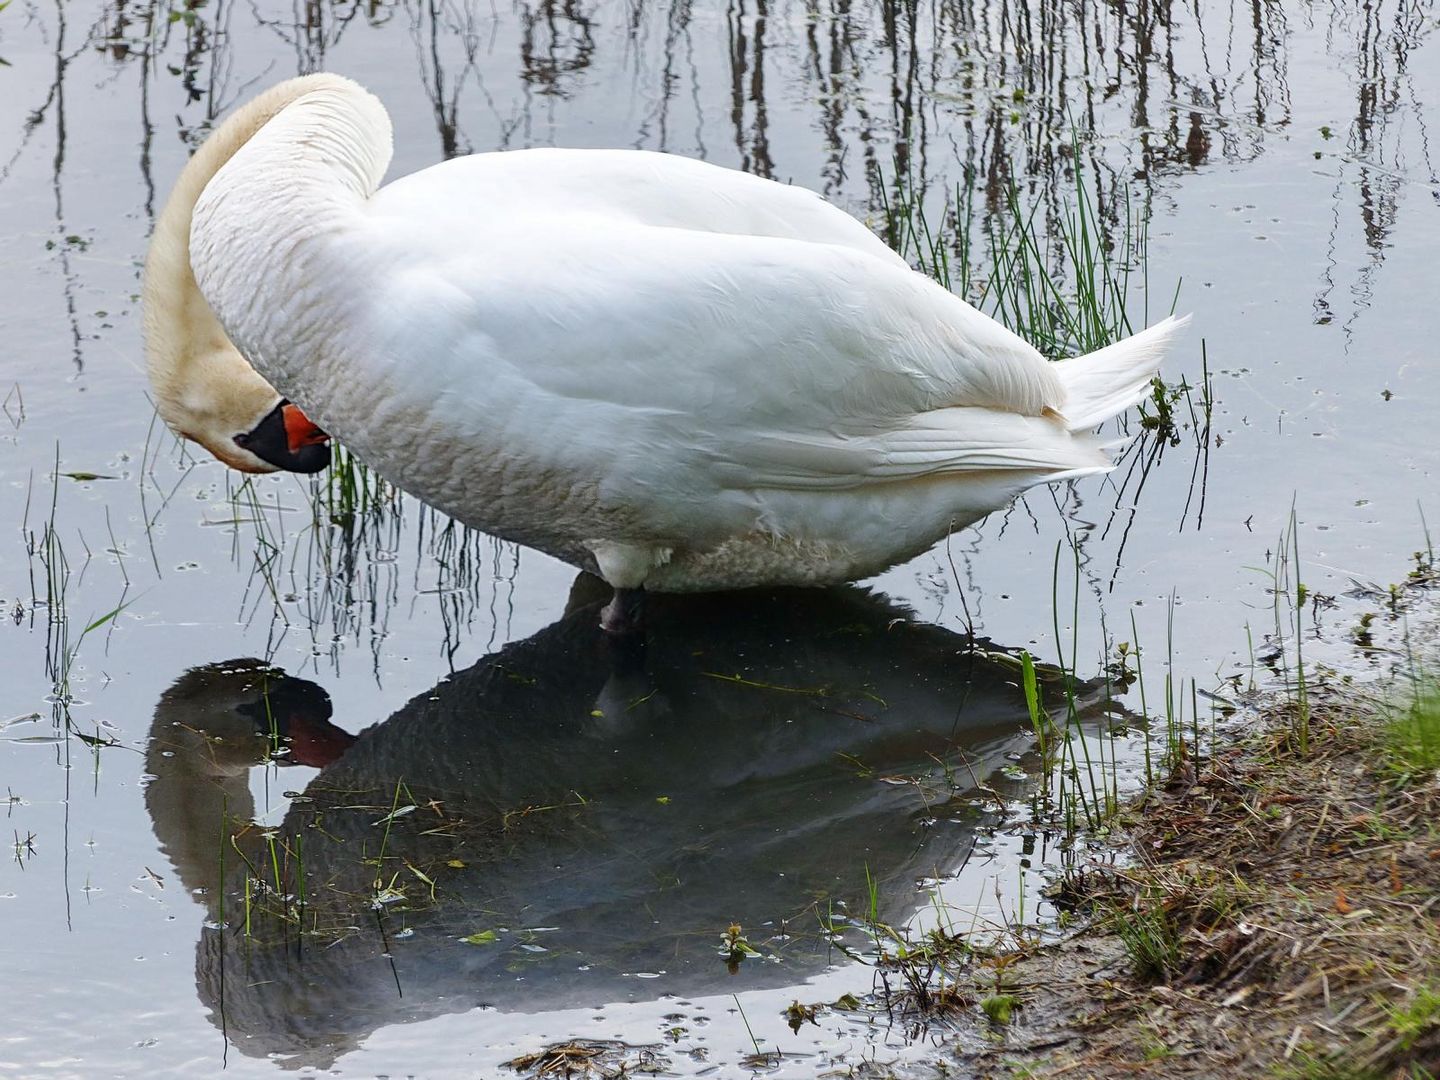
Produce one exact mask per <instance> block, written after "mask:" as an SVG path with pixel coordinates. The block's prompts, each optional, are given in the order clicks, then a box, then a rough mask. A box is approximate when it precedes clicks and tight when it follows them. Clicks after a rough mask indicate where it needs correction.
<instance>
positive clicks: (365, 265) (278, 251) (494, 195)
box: [144, 75, 1183, 619]
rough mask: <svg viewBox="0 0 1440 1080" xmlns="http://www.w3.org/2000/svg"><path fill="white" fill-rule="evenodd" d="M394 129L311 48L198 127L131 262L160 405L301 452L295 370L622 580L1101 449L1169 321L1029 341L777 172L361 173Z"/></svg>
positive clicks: (479, 161)
mask: <svg viewBox="0 0 1440 1080" xmlns="http://www.w3.org/2000/svg"><path fill="white" fill-rule="evenodd" d="M390 152H391V132H390V123H389V118H388V116H387V115H386V112H385V110H384V108H383V106H381V104H380V103H379V101H377V100H376V99H375V98H374V97H372V96H371V95H370V94H369V93H367V92H366V91H365V90H363V89H362V88H361V87H359V86H358V85H356V84H355V83H353V82H351V81H349V80H348V79H344V78H341V77H339V76H335V75H312V76H307V77H304V78H300V79H294V80H291V81H289V82H286V83H282V84H281V85H279V86H276V87H274V88H273V89H271V90H269V91H268V92H266V93H264V94H262V95H261V96H260V97H258V98H256V99H255V100H253V101H251V102H250V103H249V104H248V105H246V106H245V107H243V108H242V109H240V110H239V111H238V112H237V113H236V114H235V115H233V116H232V117H231V118H230V119H229V120H227V121H226V122H225V123H224V124H223V125H221V127H220V128H219V129H218V130H217V131H216V132H215V133H214V134H213V135H212V136H211V137H210V138H209V139H208V140H207V141H206V143H205V144H204V145H203V146H202V147H201V149H200V151H199V152H198V153H197V154H196V155H195V157H194V159H193V160H192V161H191V162H190V164H189V165H188V166H187V167H186V169H185V171H184V172H183V173H182V174H181V177H180V179H179V182H178V183H177V185H176V188H175V191H174V193H173V194H172V195H171V197H170V200H169V202H168V204H167V206H166V208H165V211H164V213H163V215H162V217H161V219H160V221H159V222H158V224H157V227H156V231H155V236H154V239H153V241H152V245H151V250H150V256H149V260H148V262H147V265H146V275H145V293H144V296H145V312H146V320H145V321H146V331H147V352H148V357H149V365H150V373H151V378H152V381H153V383H154V387H155V391H156V399H157V402H158V405H159V409H160V413H161V415H162V416H163V417H164V419H165V420H166V421H167V422H168V423H169V424H170V426H171V427H172V428H174V429H175V430H176V431H177V432H180V433H182V434H184V435H186V436H187V437H190V438H193V439H195V440H197V441H199V442H200V443H202V444H203V445H204V446H205V447H206V448H207V449H209V450H210V451H211V452H212V453H214V454H215V455H216V456H217V457H219V458H220V459H221V460H223V461H225V462H227V463H228V464H231V465H233V466H235V467H237V468H244V469H250V470H252V471H267V470H270V469H272V468H274V467H276V466H279V467H287V468H315V467H323V464H324V462H323V460H321V458H322V457H324V456H325V455H326V453H327V452H326V451H325V450H324V448H323V447H320V446H318V445H311V446H309V447H308V448H307V447H306V445H305V444H306V443H307V442H308V443H311V444H315V443H318V441H319V440H320V439H322V438H323V435H322V434H321V433H320V432H319V430H318V429H316V428H314V427H313V425H310V424H309V422H308V419H307V417H306V416H305V414H304V413H301V412H300V410H299V408H296V407H294V406H289V407H287V404H288V398H293V399H294V401H295V402H297V403H298V404H299V406H300V407H303V409H304V411H305V413H308V414H309V416H313V417H314V419H315V421H317V422H318V423H319V425H320V426H321V427H322V428H323V429H324V431H326V432H330V433H332V434H334V435H335V436H336V437H337V438H339V439H340V440H341V441H343V442H344V443H345V444H346V445H347V446H349V447H350V448H352V449H353V450H354V451H355V452H356V453H357V454H358V455H359V456H360V457H361V459H363V460H364V461H365V462H366V463H367V464H368V465H370V466H371V467H372V468H374V469H375V470H376V471H378V472H379V473H380V474H381V475H383V476H385V477H386V478H388V479H390V480H391V481H393V482H394V483H396V484H398V485H399V486H400V487H402V488H403V489H405V490H407V491H409V492H411V493H412V494H413V495H415V496H416V497H418V498H420V499H422V500H423V501H425V502H427V503H429V504H430V505H432V506H435V507H437V508H439V509H441V510H443V511H445V512H446V513H448V514H451V515H453V516H454V517H456V518H458V519H460V520H461V521H464V522H465V523H467V524H469V525H472V526H475V527H477V528H479V529H482V530H485V531H487V532H490V533H494V534H496V535H498V536H502V537H505V538H507V539H510V540H514V541H517V542H519V543H522V544H526V545H529V546H531V547H535V548H539V549H541V550H543V551H547V552H549V553H550V554H552V555H555V556H557V557H558V558H561V559H563V560H565V561H567V562H570V563H572V564H574V565H577V566H581V567H586V568H589V569H591V570H595V571H598V572H599V574H600V575H601V576H602V577H603V578H605V580H606V581H608V582H609V583H610V584H611V585H612V586H613V587H614V588H616V589H617V590H620V591H627V590H635V589H639V588H640V587H641V586H644V587H646V588H650V589H657V590H664V591H686V590H705V589H725V588H738V587H743V586H750V585H759V584H822V583H828V582H838V581H846V580H852V579H856V578H861V577H866V576H869V575H872V574H875V573H878V572H879V571H881V570H884V569H885V568H887V567H889V566H892V565H895V564H897V563H899V562H901V561H903V560H906V559H909V558H911V557H913V556H915V555H917V554H919V553H920V552H922V551H924V550H925V549H927V548H928V547H929V546H931V545H932V544H934V543H935V542H936V541H937V540H939V539H940V538H942V537H944V536H945V535H946V534H947V533H948V532H949V531H951V530H952V529H957V528H961V527H963V526H965V525H968V524H970V523H971V522H974V521H976V520H978V519H979V518H981V517H983V516H985V515H986V514H988V513H990V512H991V511H992V510H995V509H997V508H999V507H1001V506H1004V505H1006V504H1007V503H1008V502H1010V500H1011V499H1013V498H1014V497H1015V496H1016V495H1017V494H1018V493H1019V492H1021V491H1023V490H1024V489H1025V488H1027V487H1030V486H1031V485H1033V484H1038V483H1043V482H1047V481H1054V480H1059V479H1063V478H1067V477H1073V476H1081V475H1084V474H1087V473H1095V472H1101V471H1104V470H1105V469H1107V468H1109V467H1110V466H1111V462H1110V460H1109V457H1108V455H1107V454H1106V452H1105V450H1104V448H1103V446H1102V444H1101V443H1100V441H1099V440H1098V439H1097V438H1096V437H1095V436H1094V435H1093V434H1092V432H1093V429H1094V428H1095V427H1096V426H1097V425H1098V424H1099V423H1100V422H1102V421H1104V420H1106V419H1108V418H1109V417H1111V416H1114V415H1116V414H1117V413H1119V412H1121V411H1123V410H1124V409H1126V408H1128V407H1130V406H1131V405H1133V404H1134V403H1135V402H1136V401H1138V400H1139V399H1140V398H1141V397H1143V396H1144V394H1145V393H1146V391H1147V389H1148V387H1149V384H1150V380H1151V378H1152V376H1153V375H1154V374H1155V371H1156V369H1157V367H1158V365H1159V361H1160V357H1161V354H1162V353H1163V351H1164V349H1165V347H1166V345H1167V344H1168V343H1169V341H1170V339H1171V337H1172V336H1173V334H1174V333H1175V331H1176V330H1177V329H1178V328H1179V327H1180V326H1181V325H1182V324H1183V320H1176V319H1167V320H1166V321H1165V322H1163V323H1160V324H1158V325H1156V326H1154V327H1152V328H1150V329H1149V330H1147V331H1145V332H1143V333H1141V334H1137V335H1135V336H1134V337H1132V338H1130V339H1128V340H1126V341H1123V342H1121V343H1119V344H1117V345H1113V346H1111V347H1109V348H1107V349H1102V350H1100V351H1099V352H1096V353H1092V354H1090V355H1088V356H1084V357H1079V358H1076V359H1071V360H1066V361H1062V362H1060V363H1047V362H1046V361H1045V360H1044V359H1043V358H1042V357H1041V356H1040V354H1039V353H1038V352H1036V351H1035V349H1033V348H1032V347H1031V346H1030V345H1028V344H1027V343H1026V342H1024V341H1023V340H1021V339H1020V338H1019V337H1017V336H1016V335H1014V334H1012V333H1011V332H1009V331H1008V330H1006V329H1005V328H1004V327H1002V326H1000V325H999V324H998V323H996V322H995V321H993V320H992V319H989V318H987V317H986V316H984V315H982V314H981V313H980V312H978V311H976V310H975V309H974V308H972V307H970V306H969V305H968V304H966V303H965V302H964V301H962V300H960V299H959V298H958V297H956V296H954V295H953V294H951V293H950V292H948V291H946V290H945V289H943V288H941V287H940V286H939V285H937V284H935V283H934V282H933V281H931V280H929V279H928V278H926V277H925V276H923V275H921V274H918V273H916V272H914V271H912V270H911V269H909V267H908V266H906V264H905V263H904V261H903V260H902V259H900V258H899V257H898V256H896V255H895V254H894V253H893V252H892V251H890V250H889V249H888V248H887V247H886V246H885V245H884V244H883V243H882V242H881V241H880V240H879V239H877V238H876V237H875V236H873V235H872V234H871V233H870V232H869V230H867V229H866V228H865V227H864V226H863V225H861V224H860V223H859V222H857V221H856V220H855V219H853V218H851V217H850V216H848V215H847V214H845V213H844V212H842V211H841V210H839V209H837V208H835V207H833V206H831V205H829V204H828V203H826V202H824V201H823V200H822V199H821V198H820V197H819V196H817V195H815V194H814V193H812V192H809V191H806V190H804V189H801V188H796V187H788V186H785V185H782V184H778V183H774V182H771V181H768V180H762V179H758V178H756V177H753V176H749V175H746V174H744V173H739V172H734V171H731V170H728V169H723V168H718V167H716V166H712V165H707V164H704V163H702V162H698V161H691V160H687V159H684V158H678V157H672V156H669V155H665V154H657V153H649V152H642V151H622V150H548V149H539V150H524V151H515V152H510V153H495V154H477V155H474V156H472V157H466V158H459V159H456V160H453V161H448V162H445V163H444V164H440V165H436V166H434V167H432V168H428V169H425V170H423V171H422V172H419V173H415V174H413V175H411V176H407V177H404V178H402V179H400V180H397V181H395V182H393V183H391V184H389V185H387V186H386V187H384V188H380V187H379V184H380V179H381V176H382V174H383V173H384V172H385V169H386V166H387V165H388V163H389V160H390ZM232 342H233V345H232ZM272 387H277V388H279V390H278V391H277V390H276V389H273V388H272ZM280 391H283V393H284V394H285V395H286V398H282V397H281V394H280ZM287 436H288V438H287ZM306 454H308V455H309V457H308V458H306V457H305V455H306ZM317 462H318V463H319V464H318V466H317ZM620 595H625V593H623V592H622V593H621V594H620ZM617 613H621V614H623V607H622V606H621V605H612V609H611V612H610V617H611V618H612V619H613V618H614V617H616V615H617Z"/></svg>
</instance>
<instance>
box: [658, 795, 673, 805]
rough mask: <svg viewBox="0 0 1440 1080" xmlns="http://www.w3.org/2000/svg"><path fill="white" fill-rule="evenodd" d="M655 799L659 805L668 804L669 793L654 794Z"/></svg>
mask: <svg viewBox="0 0 1440 1080" xmlns="http://www.w3.org/2000/svg"><path fill="white" fill-rule="evenodd" d="M655 801H656V802H658V803H659V804H660V805H661V806H669V805H670V796H669V795H657V796H655Z"/></svg>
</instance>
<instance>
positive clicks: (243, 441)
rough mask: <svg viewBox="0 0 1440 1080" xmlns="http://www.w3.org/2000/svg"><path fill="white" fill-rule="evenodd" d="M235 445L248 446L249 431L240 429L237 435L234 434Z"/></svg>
mask: <svg viewBox="0 0 1440 1080" xmlns="http://www.w3.org/2000/svg"><path fill="white" fill-rule="evenodd" d="M235 445H236V446H249V445H250V434H249V432H244V431H242V432H241V433H240V434H239V435H236V436H235Z"/></svg>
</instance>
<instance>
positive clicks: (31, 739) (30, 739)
mask: <svg viewBox="0 0 1440 1080" xmlns="http://www.w3.org/2000/svg"><path fill="white" fill-rule="evenodd" d="M0 741H3V742H8V743H27V744H28V745H30V746H54V745H55V744H56V743H62V742H64V741H65V736H64V735H21V736H20V737H19V738H18V739H4V740H0Z"/></svg>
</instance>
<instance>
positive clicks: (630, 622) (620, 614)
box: [600, 586, 645, 634]
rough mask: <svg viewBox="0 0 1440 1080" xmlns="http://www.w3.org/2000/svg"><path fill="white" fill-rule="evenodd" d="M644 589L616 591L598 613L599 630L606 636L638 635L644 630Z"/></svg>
mask: <svg viewBox="0 0 1440 1080" xmlns="http://www.w3.org/2000/svg"><path fill="white" fill-rule="evenodd" d="M644 613H645V589H644V587H643V586H637V587H636V588H633V589H616V590H615V595H614V596H612V597H611V598H610V602H609V603H608V604H606V605H605V607H604V608H602V609H601V611H600V629H602V630H604V631H605V632H606V633H607V634H638V633H639V632H640V631H641V630H643V629H644V628H645V626H644V618H643V616H644Z"/></svg>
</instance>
